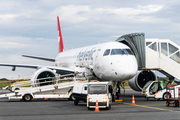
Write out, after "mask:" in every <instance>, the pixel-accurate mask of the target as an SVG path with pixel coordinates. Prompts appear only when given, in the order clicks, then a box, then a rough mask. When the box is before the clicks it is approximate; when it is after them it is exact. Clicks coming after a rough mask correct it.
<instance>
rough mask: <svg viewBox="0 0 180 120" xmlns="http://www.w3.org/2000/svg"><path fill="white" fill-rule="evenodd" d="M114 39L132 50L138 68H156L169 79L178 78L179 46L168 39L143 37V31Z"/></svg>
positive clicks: (179, 64)
mask: <svg viewBox="0 0 180 120" xmlns="http://www.w3.org/2000/svg"><path fill="white" fill-rule="evenodd" d="M116 41H119V42H122V43H124V44H126V45H128V46H129V47H130V48H131V50H132V51H133V52H134V54H135V56H136V59H137V62H138V67H139V70H140V69H142V70H157V71H159V72H161V73H163V74H164V75H166V76H167V77H168V78H169V79H170V80H174V78H177V79H179V80H180V74H179V71H180V46H179V45H177V44H175V43H173V42H172V41H170V40H168V39H145V34H144V33H132V34H127V35H123V36H121V37H119V38H118V39H117V40H116Z"/></svg>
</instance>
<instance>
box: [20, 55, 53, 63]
mask: <svg viewBox="0 0 180 120" xmlns="http://www.w3.org/2000/svg"><path fill="white" fill-rule="evenodd" d="M22 56H23V57H28V58H34V59H39V60H45V61H50V62H55V59H52V58H44V57H36V56H29V55H22Z"/></svg>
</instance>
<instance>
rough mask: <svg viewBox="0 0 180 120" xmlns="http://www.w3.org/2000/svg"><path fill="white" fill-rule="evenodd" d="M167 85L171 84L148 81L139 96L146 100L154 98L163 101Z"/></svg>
mask: <svg viewBox="0 0 180 120" xmlns="http://www.w3.org/2000/svg"><path fill="white" fill-rule="evenodd" d="M168 84H171V83H170V82H163V81H149V82H148V83H146V85H145V86H144V87H143V89H142V92H141V94H142V95H143V96H144V97H146V98H147V100H148V99H149V98H155V99H157V100H159V99H163V100H164V99H165V98H166V97H167V96H166V86H167V85H168Z"/></svg>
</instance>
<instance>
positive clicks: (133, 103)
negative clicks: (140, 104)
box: [132, 95, 136, 105]
mask: <svg viewBox="0 0 180 120" xmlns="http://www.w3.org/2000/svg"><path fill="white" fill-rule="evenodd" d="M132 105H136V104H135V100H134V95H133V96H132Z"/></svg>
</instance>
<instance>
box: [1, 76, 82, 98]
mask: <svg viewBox="0 0 180 120" xmlns="http://www.w3.org/2000/svg"><path fill="white" fill-rule="evenodd" d="M47 82H48V81H47ZM47 82H46V83H47ZM49 82H51V83H53V84H49V85H44V86H37V87H17V86H16V87H14V88H12V90H13V91H12V92H11V93H7V94H0V98H8V99H20V100H24V101H31V100H32V99H40V98H41V99H44V98H65V99H69V100H73V96H72V91H73V87H74V84H75V83H77V82H81V81H80V80H74V81H69V80H67V81H65V80H64V79H58V80H56V81H53V82H52V81H49ZM41 84H42V83H41Z"/></svg>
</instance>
